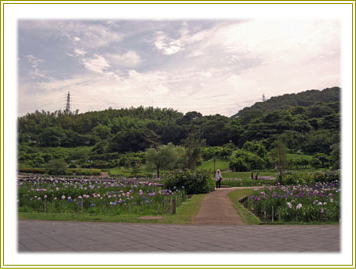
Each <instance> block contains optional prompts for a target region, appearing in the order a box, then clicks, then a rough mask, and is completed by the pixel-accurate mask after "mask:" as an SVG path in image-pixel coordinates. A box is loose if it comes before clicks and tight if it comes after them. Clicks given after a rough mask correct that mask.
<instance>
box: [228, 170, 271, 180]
mask: <svg viewBox="0 0 356 269" xmlns="http://www.w3.org/2000/svg"><path fill="white" fill-rule="evenodd" d="M253 173H254V175H256V173H258V176H272V177H276V175H277V172H276V171H275V170H270V171H256V172H253ZM222 176H223V178H239V179H251V171H249V172H222Z"/></svg>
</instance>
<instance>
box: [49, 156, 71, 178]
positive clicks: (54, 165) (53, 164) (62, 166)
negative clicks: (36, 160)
mask: <svg viewBox="0 0 356 269" xmlns="http://www.w3.org/2000/svg"><path fill="white" fill-rule="evenodd" d="M46 168H47V171H48V174H50V175H65V174H66V168H67V163H66V162H65V161H64V160H63V159H54V160H51V161H49V163H48V164H47V167H46Z"/></svg>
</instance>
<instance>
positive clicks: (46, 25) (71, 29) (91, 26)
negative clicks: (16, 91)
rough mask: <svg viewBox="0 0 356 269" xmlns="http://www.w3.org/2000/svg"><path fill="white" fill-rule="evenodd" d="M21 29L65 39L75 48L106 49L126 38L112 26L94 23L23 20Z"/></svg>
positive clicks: (20, 23) (20, 25)
mask: <svg viewBox="0 0 356 269" xmlns="http://www.w3.org/2000/svg"><path fill="white" fill-rule="evenodd" d="M19 28H20V30H23V31H37V32H39V31H40V32H41V34H42V35H44V36H46V35H48V37H53V36H56V37H59V38H63V37H64V38H66V39H67V40H68V41H70V42H72V43H73V45H75V46H81V47H82V48H91V49H93V48H101V47H105V46H108V45H110V44H111V43H113V42H120V41H122V40H123V38H124V34H123V33H121V32H118V31H116V30H114V29H112V28H110V25H107V24H105V23H96V22H93V21H77V20H21V21H20V22H19Z"/></svg>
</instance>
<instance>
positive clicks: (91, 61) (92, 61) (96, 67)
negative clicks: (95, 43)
mask: <svg viewBox="0 0 356 269" xmlns="http://www.w3.org/2000/svg"><path fill="white" fill-rule="evenodd" d="M83 64H84V67H85V68H86V69H88V70H90V71H93V72H96V73H104V72H105V71H106V70H107V69H108V68H109V67H110V64H109V63H108V62H107V61H106V59H105V58H104V57H103V56H101V55H97V54H95V55H94V57H93V58H85V59H83Z"/></svg>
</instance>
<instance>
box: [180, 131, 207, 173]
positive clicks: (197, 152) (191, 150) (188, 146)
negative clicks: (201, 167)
mask: <svg viewBox="0 0 356 269" xmlns="http://www.w3.org/2000/svg"><path fill="white" fill-rule="evenodd" d="M204 143H205V141H203V140H201V139H199V137H198V135H197V134H196V133H191V134H190V135H189V136H188V137H187V138H186V139H185V140H184V144H183V145H184V147H185V155H184V159H185V167H186V168H188V169H194V168H195V167H196V166H197V165H198V164H199V163H200V162H201V147H202V146H203V145H204Z"/></svg>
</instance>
